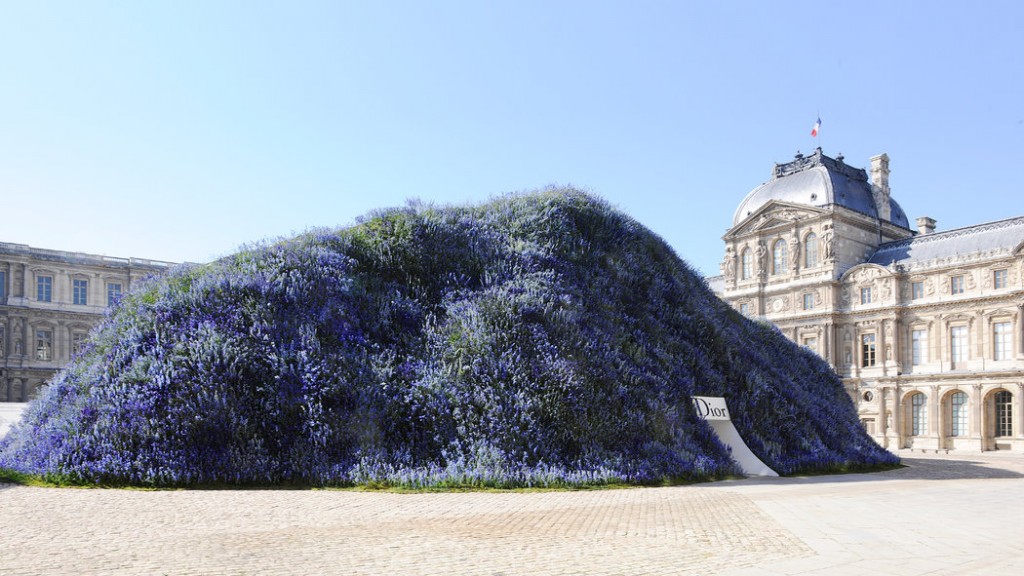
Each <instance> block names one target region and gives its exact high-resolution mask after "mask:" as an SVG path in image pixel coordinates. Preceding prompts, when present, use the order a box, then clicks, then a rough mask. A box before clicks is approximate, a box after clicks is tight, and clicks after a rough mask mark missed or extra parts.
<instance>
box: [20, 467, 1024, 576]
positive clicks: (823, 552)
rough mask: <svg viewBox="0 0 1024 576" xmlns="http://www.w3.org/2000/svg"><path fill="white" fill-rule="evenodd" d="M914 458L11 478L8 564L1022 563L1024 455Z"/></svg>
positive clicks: (386, 568) (68, 570) (182, 569)
mask: <svg viewBox="0 0 1024 576" xmlns="http://www.w3.org/2000/svg"><path fill="white" fill-rule="evenodd" d="M903 457H904V458H905V463H907V464H908V465H909V466H908V467H907V468H904V469H901V470H895V471H891V472H885V473H880V474H869V475H847V476H828V477H813V478H791V479H748V480H737V481H729V482H718V483H709V484H701V485H694V486H683V487H672V488H649V489H648V488H641V489H622V490H595V491H578V492H539V493H514V492H475V493H439V494H432V493H426V494H398V493H372V492H351V491H314V490H309V491H292V490H280V491H276V490H240V491H150V492H147V491H131V490H81V489H41V488H27V487H20V486H10V485H0V574H4V575H7V576H16V575H51V574H97V575H98V574H103V575H107V574H111V575H120V574H124V575H128V574H131V575H137V574H154V575H159V574H168V575H188V574H216V575H220V574H223V575H236V574H237V575H243V574H244V575H255V574H423V575H429V574H473V575H476V574H480V575H513V574H546V575H559V574H594V575H619V574H622V575H630V574H731V575H734V576H746V575H753V574H841V575H843V574H869V573H870V574H907V575H911V574H1014V575H1016V574H1020V573H1024V514H1022V513H1024V456H1021V455H1015V456H1014V455H1010V456H1003V455H998V456H996V455H989V454H986V455H977V454H975V455H971V456H966V457H964V456H959V457H956V458H954V457H952V456H946V455H930V456H923V455H917V454H904V455H903Z"/></svg>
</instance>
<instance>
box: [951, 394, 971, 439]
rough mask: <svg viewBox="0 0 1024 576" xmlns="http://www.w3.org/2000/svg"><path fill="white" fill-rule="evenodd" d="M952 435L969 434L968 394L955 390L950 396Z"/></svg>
mask: <svg viewBox="0 0 1024 576" xmlns="http://www.w3.org/2000/svg"><path fill="white" fill-rule="evenodd" d="M950 408H951V414H950V424H952V430H951V431H950V432H951V436H966V435H967V394H964V393H963V392H955V393H954V394H953V396H952V397H951V398H950Z"/></svg>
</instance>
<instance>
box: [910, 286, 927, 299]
mask: <svg viewBox="0 0 1024 576" xmlns="http://www.w3.org/2000/svg"><path fill="white" fill-rule="evenodd" d="M910 298H911V299H912V300H920V299H921V298H924V282H913V283H911V284H910Z"/></svg>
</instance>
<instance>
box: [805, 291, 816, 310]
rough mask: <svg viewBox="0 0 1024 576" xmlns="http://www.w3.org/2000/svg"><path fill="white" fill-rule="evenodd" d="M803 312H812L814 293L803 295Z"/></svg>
mask: <svg viewBox="0 0 1024 576" xmlns="http://www.w3.org/2000/svg"><path fill="white" fill-rule="evenodd" d="M803 300H804V310H814V293H813V292H807V293H805V294H804V298H803Z"/></svg>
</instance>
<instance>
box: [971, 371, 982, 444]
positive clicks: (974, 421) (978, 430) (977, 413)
mask: <svg viewBox="0 0 1024 576" xmlns="http://www.w3.org/2000/svg"><path fill="white" fill-rule="evenodd" d="M973 389H974V393H973V397H972V398H971V404H972V407H973V408H974V409H973V410H971V412H973V414H971V436H974V437H977V438H978V449H979V450H985V422H984V412H985V411H984V410H983V406H982V404H983V402H982V398H981V384H974V385H973Z"/></svg>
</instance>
